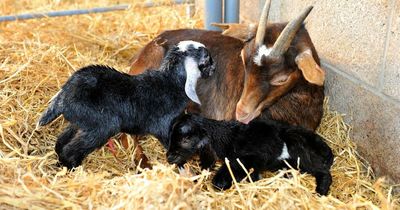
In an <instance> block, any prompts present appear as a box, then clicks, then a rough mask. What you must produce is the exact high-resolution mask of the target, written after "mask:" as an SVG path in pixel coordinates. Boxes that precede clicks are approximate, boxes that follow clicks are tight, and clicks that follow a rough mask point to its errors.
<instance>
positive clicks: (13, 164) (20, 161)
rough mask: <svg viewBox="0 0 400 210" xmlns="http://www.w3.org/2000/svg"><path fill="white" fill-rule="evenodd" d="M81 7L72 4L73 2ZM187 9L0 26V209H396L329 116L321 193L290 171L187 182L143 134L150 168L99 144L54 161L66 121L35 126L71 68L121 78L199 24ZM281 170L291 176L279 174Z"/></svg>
mask: <svg viewBox="0 0 400 210" xmlns="http://www.w3.org/2000/svg"><path fill="white" fill-rule="evenodd" d="M78 2H79V3H78ZM124 2H129V3H130V4H136V3H140V1H132V0H131V1H128V0H126V1H124V0H120V1H117V0H115V1H114V0H95V1H89V0H84V1H77V0H74V1H59V0H58V1H51V0H35V1H29V0H19V1H15V0H3V1H1V2H0V11H1V14H2V15H8V14H17V13H25V12H43V11H50V10H62V9H78V8H91V7H96V6H110V5H114V4H117V3H124ZM201 26H202V21H201V19H200V15H198V14H196V15H195V17H194V18H192V19H189V18H187V17H186V15H185V7H182V6H171V7H157V8H152V9H143V8H140V7H132V8H131V9H129V10H128V11H119V12H111V13H103V14H94V15H81V16H71V17H59V18H47V19H36V20H26V21H17V22H3V23H0V209H92V208H94V209H206V208H207V209H214V208H226V209H295V208H296V209H297V208H299V209H356V208H361V209H400V207H399V197H398V196H393V195H392V186H390V185H388V184H387V183H386V182H385V179H383V178H378V177H375V176H374V173H373V171H372V170H371V168H369V167H368V164H367V163H365V162H364V161H362V160H363V159H362V157H360V156H359V155H358V154H357V152H356V150H355V149H356V147H355V145H354V143H353V142H352V141H351V139H350V138H349V132H351V126H349V125H346V124H345V123H344V122H343V119H342V117H343V115H342V114H340V113H336V112H334V111H332V110H329V106H328V105H329V102H328V100H327V102H326V105H325V108H326V109H325V116H324V119H323V122H322V123H321V126H320V128H319V130H318V132H319V133H320V134H321V135H322V136H324V137H325V138H326V139H327V141H328V144H329V145H330V146H331V147H332V148H333V150H334V153H335V155H336V158H335V161H334V165H333V168H332V170H331V171H332V175H333V185H332V187H331V191H330V194H329V196H326V197H325V196H324V197H319V196H317V195H316V194H315V192H314V188H315V184H314V179H313V178H312V177H311V176H309V175H305V174H299V173H298V172H297V171H295V170H288V171H280V172H277V173H265V174H264V179H262V180H260V181H258V182H255V183H239V184H237V185H235V186H234V187H233V188H232V189H230V190H228V191H225V192H220V191H216V190H214V189H213V188H212V186H211V184H210V180H211V177H212V175H213V171H211V172H208V171H200V170H199V167H198V164H197V162H192V163H191V164H190V165H189V167H188V169H187V171H192V173H188V174H187V175H186V176H183V175H179V173H177V169H176V168H175V167H173V166H170V165H168V164H167V163H166V161H165V153H164V152H165V151H164V150H163V149H162V148H161V146H160V145H159V144H158V142H157V141H156V139H154V138H152V137H144V138H143V139H142V143H143V145H144V148H145V152H146V154H147V155H148V157H149V158H150V159H151V161H152V162H153V163H154V164H155V166H154V169H153V170H141V169H137V168H136V167H135V166H134V165H133V161H132V158H133V155H132V154H133V152H134V149H133V148H128V149H124V148H122V147H121V146H120V145H119V144H118V141H115V142H116V144H117V147H118V154H117V156H116V157H114V156H113V155H112V153H111V152H110V151H109V150H108V149H107V148H103V149H100V150H98V151H96V152H95V153H93V154H91V155H90V156H89V157H88V158H87V159H86V161H85V162H84V164H83V166H81V167H78V168H77V169H75V170H74V171H71V172H68V171H67V170H66V168H61V167H59V166H57V165H56V163H57V157H56V155H55V153H54V149H53V148H54V143H55V140H56V137H57V135H58V133H60V132H61V130H62V128H63V127H64V126H65V125H66V122H65V121H64V120H63V119H62V118H59V119H58V120H56V121H55V122H53V123H52V124H50V125H49V126H47V127H44V128H40V129H39V128H36V121H37V119H38V117H39V116H40V114H41V112H42V111H43V110H44V109H45V107H46V106H47V103H48V101H49V100H50V98H51V97H52V96H53V95H54V94H55V93H56V92H57V91H58V90H59V88H60V87H61V85H62V84H63V83H64V82H65V81H66V79H67V78H68V76H70V75H71V74H72V73H73V72H74V71H75V70H77V69H79V68H80V67H82V66H85V65H88V64H95V63H96V64H107V65H110V66H113V67H115V68H117V69H119V70H121V71H124V72H127V71H128V69H129V60H130V58H131V57H132V55H134V54H135V53H136V52H137V50H138V49H140V48H141V47H142V46H143V45H144V44H146V43H147V42H148V41H149V40H151V39H152V38H153V37H154V36H155V35H157V34H158V33H160V32H161V31H162V30H165V29H175V28H195V27H197V28H201ZM286 173H289V174H291V178H289V179H287V178H284V175H285V174H286Z"/></svg>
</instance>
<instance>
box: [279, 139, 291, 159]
mask: <svg viewBox="0 0 400 210" xmlns="http://www.w3.org/2000/svg"><path fill="white" fill-rule="evenodd" d="M289 158H290V155H289V152H288V149H287V146H286V143H283V148H282V153H281V155H279V157H278V160H286V159H289Z"/></svg>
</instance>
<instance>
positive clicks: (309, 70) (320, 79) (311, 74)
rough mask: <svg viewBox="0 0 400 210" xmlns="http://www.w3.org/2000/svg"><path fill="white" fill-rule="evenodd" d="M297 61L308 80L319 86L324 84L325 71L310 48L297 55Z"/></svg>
mask: <svg viewBox="0 0 400 210" xmlns="http://www.w3.org/2000/svg"><path fill="white" fill-rule="evenodd" d="M295 61H296V64H297V67H298V68H299V69H300V70H301V72H302V73H303V76H304V78H305V79H306V80H307V81H308V82H310V83H312V84H315V85H319V86H323V85H324V81H325V71H324V70H323V69H322V68H321V67H320V66H319V65H318V64H317V62H315V60H314V57H313V56H312V52H311V51H310V50H306V51H304V52H302V53H300V54H299V55H297V57H296V59H295Z"/></svg>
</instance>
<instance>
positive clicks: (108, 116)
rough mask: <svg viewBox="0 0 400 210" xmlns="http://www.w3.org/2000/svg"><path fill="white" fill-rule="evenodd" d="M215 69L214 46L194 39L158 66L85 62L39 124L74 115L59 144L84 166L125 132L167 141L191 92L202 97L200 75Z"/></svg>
mask: <svg viewBox="0 0 400 210" xmlns="http://www.w3.org/2000/svg"><path fill="white" fill-rule="evenodd" d="M214 70H215V67H214V63H213V60H212V58H211V56H210V54H209V52H208V50H207V49H206V48H205V47H204V45H203V44H201V43H198V42H193V41H182V42H180V43H179V44H178V45H177V46H175V47H174V48H172V49H171V50H170V51H169V52H168V54H167V56H166V57H165V58H164V60H163V63H162V65H161V67H160V69H158V71H147V72H145V73H143V74H141V75H137V76H131V75H128V74H124V73H121V72H118V71H116V70H115V69H113V68H111V67H107V66H88V67H84V68H82V69H80V70H78V71H77V72H75V73H74V74H73V75H72V76H71V77H70V78H69V79H68V81H67V82H66V84H65V85H64V86H63V87H62V89H61V91H60V92H59V93H58V94H57V95H56V96H55V97H54V99H53V100H52V102H51V103H50V105H49V107H48V108H47V109H46V110H45V111H44V113H43V114H42V117H41V118H40V120H39V125H40V126H43V125H46V124H48V123H50V122H51V121H53V120H54V119H55V118H57V117H58V116H60V115H61V114H62V115H63V116H64V118H65V119H66V120H67V121H69V123H70V125H68V126H67V128H66V129H65V130H64V132H63V133H62V134H61V135H60V136H59V137H58V139H57V143H56V147H55V150H56V152H57V154H58V157H59V160H60V162H61V163H62V164H63V165H65V166H67V167H68V168H72V167H76V166H79V165H80V164H81V163H82V161H83V159H84V158H85V157H86V156H87V155H88V154H90V153H91V152H93V151H94V150H95V149H97V148H100V147H102V146H103V145H104V144H105V143H106V142H107V140H108V139H109V138H110V137H112V136H114V135H116V134H117V133H119V132H125V133H129V134H136V135H145V134H152V135H154V136H155V137H157V138H158V139H159V140H160V141H161V143H162V144H163V145H164V146H165V147H166V146H167V143H168V136H169V130H170V127H171V123H172V120H173V119H174V118H176V117H177V116H178V115H179V114H181V113H182V112H183V111H184V109H185V107H186V105H187V103H188V101H189V98H190V99H192V100H193V101H195V102H198V103H199V101H198V98H197V95H196V92H195V87H196V82H197V79H199V78H207V77H209V76H210V75H211V74H212V73H213V72H214ZM188 97H189V98H188Z"/></svg>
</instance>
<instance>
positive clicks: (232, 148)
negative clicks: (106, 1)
mask: <svg viewBox="0 0 400 210" xmlns="http://www.w3.org/2000/svg"><path fill="white" fill-rule="evenodd" d="M205 147H211V149H212V150H213V151H214V152H215V154H216V156H217V157H218V158H219V159H224V158H225V157H226V158H228V160H230V165H231V169H232V171H233V174H234V175H235V178H236V180H242V179H243V178H245V177H246V176H247V174H246V173H245V171H244V170H243V168H242V167H241V166H240V164H239V163H238V162H237V161H236V159H237V158H238V159H239V160H240V161H241V162H242V163H243V165H244V166H245V167H246V168H247V169H250V168H253V169H254V173H253V174H252V175H251V177H252V179H253V180H258V179H259V173H260V172H262V171H265V170H269V171H275V170H278V169H282V168H285V167H287V165H286V164H285V162H284V161H287V163H289V164H290V165H291V166H293V167H296V166H297V165H298V161H299V169H300V171H302V172H307V173H310V174H311V175H313V176H314V177H315V178H316V182H317V188H316V191H317V192H318V193H319V194H320V195H326V194H327V193H328V191H329V187H330V185H331V183H332V177H331V174H330V171H329V170H330V167H331V166H332V162H333V154H332V151H331V149H330V148H329V146H328V145H327V144H326V143H325V142H324V139H323V138H322V137H320V136H319V135H317V134H315V133H314V132H313V131H310V130H307V129H305V128H302V127H296V126H291V125H288V124H285V123H280V122H276V121H272V120H271V121H265V120H263V121H257V120H254V121H251V122H250V123H249V124H248V125H245V124H241V123H239V122H237V121H216V120H211V119H206V118H203V117H200V116H196V115H183V116H180V117H178V118H177V120H176V121H175V123H174V125H173V128H172V132H171V137H170V145H169V149H168V152H167V159H168V162H169V163H171V164H173V163H175V164H177V165H183V164H184V163H185V162H186V161H187V160H188V159H189V158H190V157H191V156H192V155H193V154H195V153H196V152H198V151H199V150H200V149H203V148H205ZM201 161H202V160H201ZM213 184H214V186H216V187H217V188H220V189H228V188H230V187H231V185H232V177H231V175H230V173H229V170H228V168H227V165H226V164H223V165H222V166H221V168H219V170H218V172H217V173H216V175H215V176H214V178H213Z"/></svg>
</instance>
